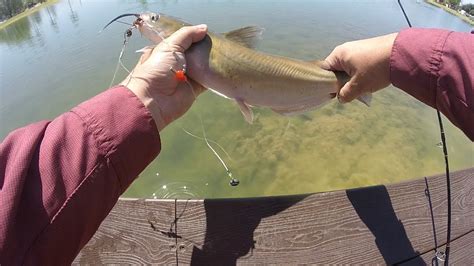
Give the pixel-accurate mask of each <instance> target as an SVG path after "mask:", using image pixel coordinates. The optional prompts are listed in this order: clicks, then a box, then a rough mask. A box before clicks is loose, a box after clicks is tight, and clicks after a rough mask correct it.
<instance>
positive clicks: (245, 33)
mask: <svg viewBox="0 0 474 266" xmlns="http://www.w3.org/2000/svg"><path fill="white" fill-rule="evenodd" d="M263 30H264V29H263V28H260V27H257V26H248V27H244V28H240V29H236V30H233V31H229V32H227V33H224V37H225V38H226V39H228V40H231V41H234V42H238V43H239V44H241V45H243V46H245V47H247V48H251V49H253V48H255V45H256V44H257V40H258V39H260V38H261V36H262V33H263Z"/></svg>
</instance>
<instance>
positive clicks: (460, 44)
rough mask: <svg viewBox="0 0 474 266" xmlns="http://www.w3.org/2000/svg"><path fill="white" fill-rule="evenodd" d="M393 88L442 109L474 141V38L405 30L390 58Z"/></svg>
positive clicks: (450, 33) (448, 33) (462, 35)
mask: <svg viewBox="0 0 474 266" xmlns="http://www.w3.org/2000/svg"><path fill="white" fill-rule="evenodd" d="M390 75H391V81H392V83H393V85H395V86H397V87H398V88H400V89H402V90H404V91H405V92H407V93H408V94H410V95H412V96H414V97H415V98H417V99H418V100H420V101H422V102H424V103H426V104H428V105H430V106H431V107H434V108H438V109H439V110H440V111H441V112H442V113H443V114H444V115H445V116H446V117H447V118H448V119H449V120H451V122H452V123H453V124H454V125H456V126H457V127H459V128H460V129H461V130H462V131H463V132H464V133H465V134H466V135H467V136H468V137H469V138H470V139H471V140H472V141H474V35H473V34H469V33H460V32H452V31H446V30H437V29H406V30H403V31H401V32H400V33H399V34H398V36H397V38H396V40H395V44H394V46H393V50H392V55H391V58H390Z"/></svg>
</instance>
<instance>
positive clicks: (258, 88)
mask: <svg viewBox="0 0 474 266" xmlns="http://www.w3.org/2000/svg"><path fill="white" fill-rule="evenodd" d="M127 15H128V16H130V15H133V16H136V17H137V20H136V21H135V22H134V23H133V25H134V26H135V27H136V28H138V30H139V31H140V32H141V33H142V35H144V36H145V37H146V38H147V39H149V40H150V41H152V42H153V43H154V44H158V43H160V42H161V41H162V40H163V39H164V38H167V37H168V36H170V35H171V34H173V33H174V32H176V31H177V30H179V29H180V28H181V27H183V26H189V25H190V24H187V23H185V22H183V21H181V20H179V19H176V18H173V17H170V16H166V15H163V14H157V13H151V12H147V13H143V14H125V15H121V16H119V18H120V17H123V16H127ZM113 21H114V20H113ZM113 21H111V22H110V23H112V22H113ZM110 23H109V24H110ZM109 24H107V25H109ZM262 31H263V29H262V28H259V27H255V26H249V27H244V28H240V29H237V30H233V31H230V32H227V33H224V34H217V33H213V32H211V31H208V34H207V36H206V37H205V38H204V39H203V40H202V41H200V42H197V43H194V44H193V45H192V46H191V47H190V48H189V49H188V50H187V51H186V52H185V56H186V64H187V73H186V74H187V76H188V77H189V78H191V79H193V80H194V81H195V82H197V83H198V84H200V85H202V86H203V87H205V88H207V89H209V90H211V91H213V92H215V93H217V94H219V95H221V96H223V97H226V98H230V99H232V100H234V101H235V102H236V103H237V104H238V106H239V108H240V111H241V112H242V114H243V115H244V117H245V120H246V121H247V122H249V123H252V121H253V113H252V109H251V107H252V106H256V107H267V108H270V109H271V110H273V111H274V112H276V113H279V114H282V115H292V114H300V113H303V112H306V111H309V110H311V109H314V108H316V107H319V106H321V105H322V104H324V103H327V102H329V101H330V100H331V99H333V98H335V97H336V95H337V92H338V90H339V88H340V87H342V85H344V83H345V82H347V81H348V80H349V76H348V75H347V74H346V73H345V72H332V71H327V70H324V69H322V68H321V67H320V66H321V61H303V60H297V59H292V58H287V57H282V56H275V55H270V54H265V53H262V52H258V51H256V50H254V49H253V48H254V44H255V41H256V39H258V37H259V36H260V35H261V34H262ZM370 98H371V95H365V96H364V97H363V98H362V99H360V100H361V101H362V102H364V103H366V104H368V103H369V102H370Z"/></svg>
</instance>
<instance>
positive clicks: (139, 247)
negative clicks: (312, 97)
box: [75, 168, 474, 265]
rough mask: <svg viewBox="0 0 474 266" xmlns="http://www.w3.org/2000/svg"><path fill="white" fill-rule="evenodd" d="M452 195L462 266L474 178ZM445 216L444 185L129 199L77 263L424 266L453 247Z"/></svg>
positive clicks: (467, 173)
mask: <svg viewBox="0 0 474 266" xmlns="http://www.w3.org/2000/svg"><path fill="white" fill-rule="evenodd" d="M427 186H428V190H427ZM451 191H452V207H453V209H452V210H453V213H452V215H453V216H452V233H451V234H452V239H455V240H454V241H453V242H452V245H451V257H450V260H451V261H452V262H458V263H460V264H465V263H467V262H472V261H473V257H474V255H473V254H474V252H472V250H473V249H472V247H473V246H474V240H473V238H474V237H473V235H474V233H473V230H474V168H472V169H467V170H464V171H459V172H455V173H452V177H451ZM428 194H429V197H428V196H427V195H428ZM429 199H430V200H431V206H432V208H430V201H429ZM431 212H433V217H432V216H431ZM446 216H447V201H446V181H445V177H444V175H440V176H434V177H428V178H427V179H426V182H425V179H424V178H421V179H418V180H414V181H410V182H404V183H400V184H393V185H388V186H374V187H366V188H359V189H351V190H346V191H335V192H326V193H316V194H308V195H296V196H279V197H262V198H241V199H211V200H177V201H175V200H141V199H135V200H134V199H122V200H120V201H119V202H118V204H117V205H116V206H115V207H114V209H113V210H112V212H111V214H110V215H109V216H108V217H107V218H106V220H105V221H104V222H103V223H102V225H101V227H100V228H99V230H98V232H97V233H96V234H95V235H94V237H93V238H92V239H91V241H90V242H89V243H88V244H87V245H86V246H85V247H84V249H83V250H82V252H81V253H80V254H79V255H78V257H77V258H76V260H75V263H87V262H89V263H92V264H97V263H100V264H104V263H120V264H122V263H133V264H135V263H144V264H149V263H160V264H191V263H192V264H196V265H198V264H207V265H209V264H219V265H228V264H231V265H232V264H236V263H238V264H297V263H320V264H326V263H331V264H397V263H406V264H424V263H430V262H431V259H432V257H433V254H434V253H433V252H434V251H433V250H434V247H435V241H436V242H437V244H438V246H442V245H444V244H445V242H446ZM433 221H434V223H433ZM433 228H434V230H433ZM434 231H435V232H436V234H434ZM435 236H436V240H435ZM468 264H471V265H472V263H468Z"/></svg>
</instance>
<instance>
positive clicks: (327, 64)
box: [320, 47, 345, 71]
mask: <svg viewBox="0 0 474 266" xmlns="http://www.w3.org/2000/svg"><path fill="white" fill-rule="evenodd" d="M320 66H321V68H322V69H325V70H332V71H334V70H337V71H345V69H344V66H343V64H342V62H341V60H340V56H339V49H338V48H337V47H336V49H334V50H333V51H332V52H331V54H329V55H328V57H326V59H324V60H323V61H321V63H320Z"/></svg>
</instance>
